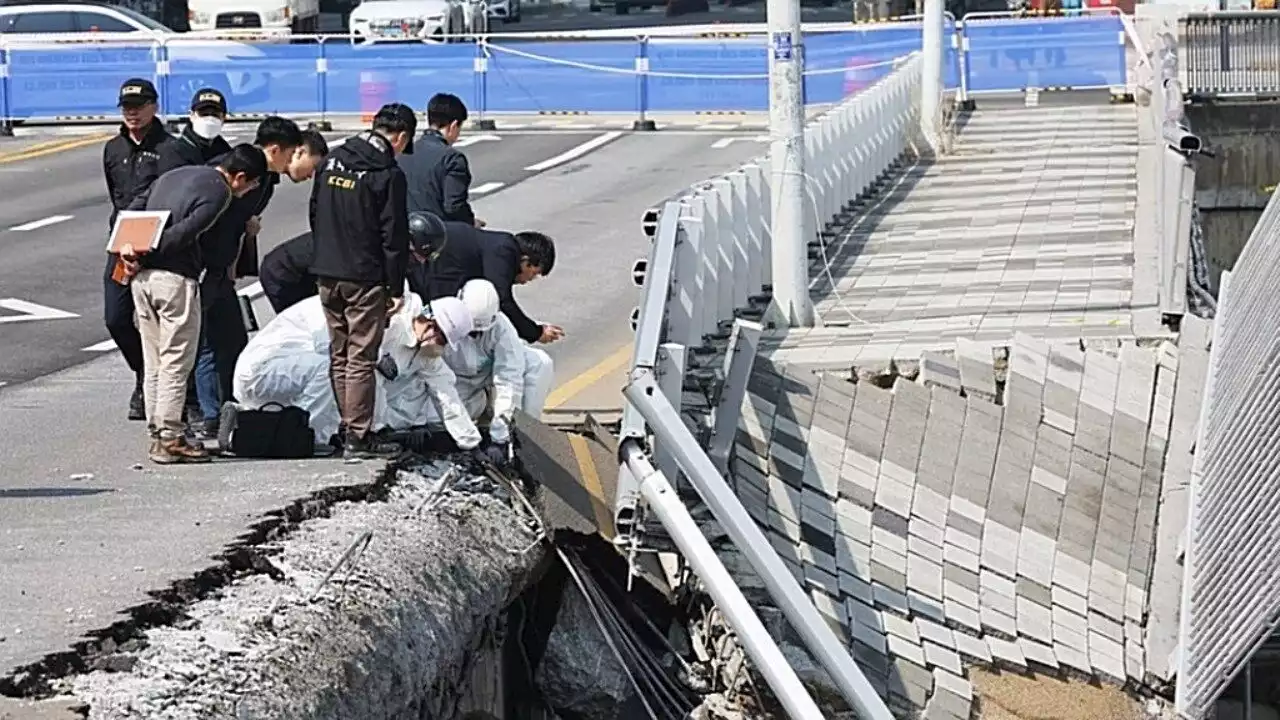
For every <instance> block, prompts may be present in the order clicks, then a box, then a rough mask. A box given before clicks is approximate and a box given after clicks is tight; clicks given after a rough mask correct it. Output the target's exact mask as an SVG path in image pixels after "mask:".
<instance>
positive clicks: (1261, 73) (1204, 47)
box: [1179, 10, 1280, 98]
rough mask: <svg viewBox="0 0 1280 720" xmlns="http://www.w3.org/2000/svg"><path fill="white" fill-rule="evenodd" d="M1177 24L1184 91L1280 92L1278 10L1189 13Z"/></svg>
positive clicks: (1221, 93)
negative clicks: (1184, 66) (1180, 40)
mask: <svg viewBox="0 0 1280 720" xmlns="http://www.w3.org/2000/svg"><path fill="white" fill-rule="evenodd" d="M1179 26H1180V28H1179V29H1180V34H1181V35H1182V58H1183V62H1184V64H1185V65H1186V73H1185V77H1186V88H1185V90H1186V92H1187V94H1188V95H1190V96H1192V97H1209V98H1212V97H1218V96H1230V95H1250V96H1259V97H1277V96H1280V12H1276V11H1274V10H1255V11H1240V12H1213V13H1191V14H1188V15H1186V16H1185V17H1183V18H1181V19H1180V21H1179Z"/></svg>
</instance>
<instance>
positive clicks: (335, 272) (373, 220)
mask: <svg viewBox="0 0 1280 720" xmlns="http://www.w3.org/2000/svg"><path fill="white" fill-rule="evenodd" d="M417 128H418V118H417V117H416V116H415V115H414V114H413V110H412V109H410V108H409V107H408V106H406V105H402V104H400V103H392V104H390V105H384V106H383V107H382V109H381V110H379V111H378V114H377V115H375V116H374V118H373V127H372V128H371V129H369V130H368V131H366V132H362V133H360V134H359V135H356V136H355V137H352V138H349V139H348V140H347V141H346V142H345V143H343V144H342V146H341V147H339V148H337V149H336V150H334V151H333V152H331V153H329V157H328V158H327V159H326V160H325V164H324V169H322V170H321V171H320V173H319V174H317V175H316V179H315V185H314V186H313V187H312V192H311V208H310V216H311V235H312V238H313V242H314V245H315V247H314V253H315V254H314V257H313V258H312V261H311V273H312V274H313V275H315V277H316V284H317V285H318V286H319V289H320V304H321V305H322V306H323V307H324V313H325V321H326V322H327V324H328V326H329V381H330V383H331V384H332V385H333V394H334V398H335V399H336V400H337V403H338V411H339V413H340V415H341V417H342V428H343V430H342V431H340V432H341V433H342V435H343V445H344V451H345V452H346V453H348V454H349V455H350V456H355V457H359V456H370V455H391V454H395V453H397V452H399V448H398V447H396V446H394V445H391V444H388V443H381V442H378V441H377V440H376V439H375V438H374V435H373V432H372V429H373V410H374V402H375V400H376V397H377V379H376V376H375V374H374V367H375V366H376V365H377V362H378V350H379V347H380V346H381V345H382V336H383V331H384V330H385V327H386V318H387V315H388V313H389V312H391V313H394V312H395V311H396V310H398V309H399V307H400V304H401V303H402V302H404V285H405V268H406V266H407V265H408V262H409V213H408V209H407V208H406V205H407V202H408V200H407V194H408V191H407V188H406V185H405V179H404V172H403V171H402V170H401V169H400V167H399V166H398V165H397V164H396V154H397V153H403V154H410V153H412V152H413V133H414V131H415V130H417Z"/></svg>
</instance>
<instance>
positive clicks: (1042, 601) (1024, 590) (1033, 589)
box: [1015, 577, 1053, 607]
mask: <svg viewBox="0 0 1280 720" xmlns="http://www.w3.org/2000/svg"><path fill="white" fill-rule="evenodd" d="M1015 592H1016V593H1017V594H1018V595H1019V596H1020V597H1025V598H1027V599H1028V600H1030V601H1032V602H1034V603H1036V604H1038V605H1043V606H1044V607H1049V606H1050V605H1052V604H1053V591H1052V590H1050V589H1049V588H1047V587H1045V586H1043V585H1041V584H1040V583H1038V582H1036V581H1034V580H1032V579H1030V578H1027V577H1020V578H1018V582H1017V589H1016V591H1015Z"/></svg>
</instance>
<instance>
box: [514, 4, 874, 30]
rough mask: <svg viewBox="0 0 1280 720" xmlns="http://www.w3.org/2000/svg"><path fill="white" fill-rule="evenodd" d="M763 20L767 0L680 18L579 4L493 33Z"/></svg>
mask: <svg viewBox="0 0 1280 720" xmlns="http://www.w3.org/2000/svg"><path fill="white" fill-rule="evenodd" d="M800 12H801V20H802V21H803V22H847V21H850V20H852V19H853V8H852V5H851V4H850V3H848V2H839V3H836V4H835V5H833V6H831V7H822V6H821V5H818V4H816V3H815V4H813V5H807V4H806V5H804V6H802V7H801V9H800ZM762 22H765V3H764V2H763V0H761V1H760V2H753V3H750V4H747V5H740V6H737V7H726V6H723V5H719V4H717V3H716V2H715V0H712V1H711V8H710V10H709V11H708V12H697V13H686V14H684V15H678V16H676V17H667V11H666V8H665V7H654V8H647V9H632V10H631V11H630V12H629V13H627V14H626V15H617V14H615V12H614V9H613V8H612V7H606V8H602V9H601V10H600V11H598V12H591V11H590V10H589V9H588V8H586V7H577V6H574V7H563V8H547V9H538V10H537V11H536V12H535V11H534V10H533V9H532V8H526V10H525V17H524V18H523V19H522V20H521V21H520V22H518V23H506V24H503V23H500V22H499V23H494V24H493V26H492V28H491V29H492V31H493V32H497V33H507V32H537V31H555V30H594V29H599V28H630V27H651V26H661V25H703V24H709V23H762Z"/></svg>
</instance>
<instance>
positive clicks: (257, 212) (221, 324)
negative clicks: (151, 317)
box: [187, 117, 329, 442]
mask: <svg viewBox="0 0 1280 720" xmlns="http://www.w3.org/2000/svg"><path fill="white" fill-rule="evenodd" d="M254 144H255V145H256V146H257V147H258V148H259V149H261V150H262V151H263V153H264V154H265V155H266V157H267V167H268V172H267V176H266V177H265V178H264V179H263V181H262V183H261V184H260V185H259V186H258V188H257V189H255V190H254V191H253V192H251V193H249V194H248V195H246V196H245V197H243V198H241V199H238V200H236V201H235V203H234V204H233V205H232V206H231V209H230V210H228V211H227V214H226V215H225V216H224V217H223V218H222V220H221V221H219V223H218V225H217V227H216V228H215V229H214V230H213V231H212V233H211V235H212V236H214V238H216V239H215V240H214V243H215V244H214V245H213V247H212V248H211V250H210V257H209V258H208V262H209V271H208V273H207V274H206V276H205V279H204V282H203V283H202V284H201V287H200V292H201V298H202V300H203V301H204V306H205V310H204V320H205V325H204V331H203V332H202V335H201V341H200V354H199V356H198V358H197V360H196V369H195V385H196V391H197V392H196V395H197V397H198V399H199V404H198V408H196V409H195V410H194V411H193V410H188V413H187V414H188V416H189V417H193V418H198V419H199V421H198V422H193V423H192V426H191V430H192V436H193V437H194V438H195V439H197V440H200V441H202V442H203V441H208V440H213V439H214V438H216V437H217V436H218V422H219V420H218V416H219V411H220V409H221V407H222V405H223V403H226V402H228V401H230V400H232V399H233V397H234V396H233V395H232V376H233V374H234V372H235V368H236V360H237V359H238V358H239V356H240V353H241V352H242V351H243V350H244V347H245V345H246V344H247V343H248V342H249V336H248V333H247V332H246V331H245V328H244V321H243V318H242V316H241V314H240V301H239V299H238V298H237V297H236V290H235V281H236V278H237V277H238V276H239V274H240V272H244V273H247V274H252V273H256V272H257V271H258V267H257V265H258V262H257V261H258V245H257V233H258V232H259V231H260V229H261V223H260V222H259V221H258V218H259V217H260V216H261V215H262V213H263V212H265V211H266V207H267V203H269V202H270V201H271V198H272V196H273V194H274V191H275V186H276V184H278V183H279V182H280V178H281V176H284V177H288V178H289V179H290V180H292V181H293V182H295V183H297V182H303V181H304V180H309V179H311V177H312V176H313V175H314V174H315V169H316V166H317V164H318V163H320V162H322V161H323V159H324V156H325V155H326V154H328V152H329V147H328V144H327V143H325V140H324V137H323V136H321V135H320V134H319V133H317V132H313V131H306V132H303V131H302V130H300V129H299V128H298V126H297V124H296V123H294V122H293V121H292V120H288V119H286V118H279V117H269V118H267V119H265V120H263V121H262V123H260V124H259V125H258V133H257V137H256V138H255V143H254Z"/></svg>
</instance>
